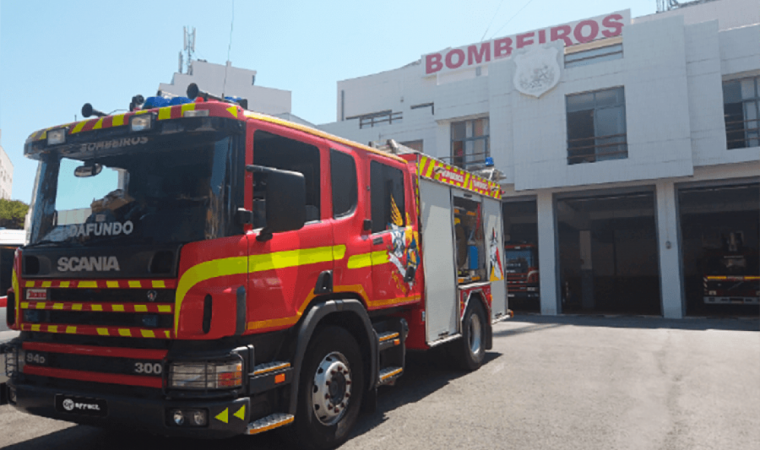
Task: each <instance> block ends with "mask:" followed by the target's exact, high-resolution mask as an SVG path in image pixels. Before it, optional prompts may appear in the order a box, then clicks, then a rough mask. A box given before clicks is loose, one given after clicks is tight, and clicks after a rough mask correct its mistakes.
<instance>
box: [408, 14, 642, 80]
mask: <svg viewBox="0 0 760 450" xmlns="http://www.w3.org/2000/svg"><path fill="white" fill-rule="evenodd" d="M630 23H631V11H630V10H629V9H626V10H625V11H619V12H614V13H612V14H605V15H602V16H597V17H592V18H591V19H585V20H579V21H577V22H573V23H569V24H565V25H556V26H553V27H548V28H542V29H540V30H534V31H529V32H527V33H520V34H515V35H512V36H507V37H503V38H499V39H493V40H490V41H485V42H480V43H477V44H472V45H466V46H464V47H458V48H451V49H447V50H443V51H440V52H435V53H429V54H427V55H424V56H423V57H422V59H423V61H424V62H425V74H424V76H428V75H434V74H439V73H446V72H450V71H452V70H459V69H466V68H469V67H475V66H481V65H484V64H488V63H489V62H491V61H493V60H498V59H502V58H508V57H509V56H511V55H512V53H513V52H514V51H515V50H519V49H521V48H525V47H528V46H531V45H535V44H545V43H547V42H553V41H559V40H562V41H564V42H565V47H569V46H571V45H575V44H583V43H586V42H591V41H595V40H597V39H603V38H610V37H615V36H620V35H622V34H623V27H624V26H626V25H629V24H630Z"/></svg>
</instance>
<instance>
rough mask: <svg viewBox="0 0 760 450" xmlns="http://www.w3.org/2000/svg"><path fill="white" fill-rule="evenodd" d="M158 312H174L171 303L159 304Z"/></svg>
mask: <svg viewBox="0 0 760 450" xmlns="http://www.w3.org/2000/svg"><path fill="white" fill-rule="evenodd" d="M158 312H160V313H170V312H172V307H171V305H158Z"/></svg>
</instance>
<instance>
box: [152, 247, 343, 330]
mask: <svg viewBox="0 0 760 450" xmlns="http://www.w3.org/2000/svg"><path fill="white" fill-rule="evenodd" d="M345 254H346V246H345V245H335V246H326V247H315V248H307V249H297V250H286V251H282V252H274V253H268V254H265V255H252V256H249V257H247V258H246V257H245V256H236V257H233V258H222V259H215V260H213V261H206V262H203V263H200V264H198V265H195V266H193V267H191V268H190V269H188V270H187V271H186V272H185V273H184V274H182V278H180V280H179V283H178V284H177V292H176V294H175V301H174V331H175V333H176V332H177V331H178V329H179V312H180V311H181V310H182V302H183V301H184V299H185V295H186V294H187V292H188V291H189V290H190V289H191V288H192V287H193V286H195V285H196V284H198V283H201V282H203V281H206V280H209V279H211V278H217V277H224V276H230V275H240V274H243V273H246V272H248V273H255V272H262V271H265V270H276V269H285V268H288V267H296V266H303V265H307V264H317V263H322V262H330V261H334V260H336V259H343V258H344V257H345ZM338 257H339V258H338ZM246 263H247V264H246ZM159 308H160V307H159ZM277 320H287V321H291V322H290V323H295V321H296V320H297V318H286V319H277ZM263 322H269V321H263ZM252 323H258V322H252ZM249 325H250V324H249ZM273 326H274V325H273Z"/></svg>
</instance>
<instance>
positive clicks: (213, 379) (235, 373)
mask: <svg viewBox="0 0 760 450" xmlns="http://www.w3.org/2000/svg"><path fill="white" fill-rule="evenodd" d="M242 385H243V362H242V361H221V362H174V363H172V364H171V366H170V367H169V387H170V388H174V389H204V390H205V389H227V388H235V387H239V386H242Z"/></svg>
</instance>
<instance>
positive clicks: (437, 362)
mask: <svg viewBox="0 0 760 450" xmlns="http://www.w3.org/2000/svg"><path fill="white" fill-rule="evenodd" d="M494 332H495V339H494V348H493V350H491V351H490V352H489V353H488V354H487V362H486V364H485V365H484V366H483V367H482V368H481V369H480V370H479V371H477V372H474V373H469V374H465V373H461V372H456V371H453V370H451V369H449V368H448V365H447V362H446V361H445V358H443V355H442V354H441V353H440V352H431V353H425V354H420V355H416V354H413V355H410V357H409V363H408V367H407V373H406V374H405V375H404V377H402V378H401V379H400V380H399V382H398V383H397V385H396V387H384V388H382V389H381V394H380V398H379V401H378V409H377V411H376V412H375V413H374V414H368V415H364V416H362V417H361V418H360V420H359V423H358V425H357V427H356V429H355V430H354V432H353V436H352V438H351V439H350V440H349V441H348V443H346V444H345V445H344V446H343V447H342V448H344V449H378V450H379V449H388V448H403V449H404V450H415V449H426V450H427V449H431V448H438V449H453V448H462V449H468V450H469V449H512V448H514V449H521V450H523V449H539V448H540V449H560V450H562V449H582V450H589V449H600V450H601V449H604V450H608V449H636V450H639V449H690V450H691V449H731V450H743V449H747V450H749V449H753V450H754V449H758V448H760V425H759V422H758V420H759V418H760V322H758V321H757V320H730V319H722V320H718V319H715V320H710V319H686V320H682V321H670V320H664V319H654V318H631V317H612V318H604V317H588V316H561V317H544V316H525V317H517V318H515V319H512V320H510V321H507V322H503V323H499V324H497V325H496V326H495V328H494ZM0 430H2V432H0V447H2V448H8V449H24V450H27V449H30V450H31V449H51V448H57V449H72V450H73V449H76V450H90V449H92V450H95V449H97V450H102V449H114V450H117V449H130V450H133V449H135V448H140V447H144V448H148V447H149V448H182V449H183V450H193V449H203V450H208V449H209V448H219V449H224V450H235V449H280V448H288V447H287V446H286V445H285V444H284V442H283V441H282V440H280V437H279V436H278V435H277V434H272V433H267V434H264V435H261V436H253V437H247V436H241V437H239V438H235V439H231V440H227V441H221V442H213V441H203V440H195V441H190V440H180V439H173V440H169V439H165V438H161V437H155V436H149V435H142V434H137V433H125V432H113V431H103V430H99V429H96V428H90V427H84V426H75V425H72V424H69V423H66V422H58V421H53V420H47V419H41V418H36V417H33V416H28V415H24V414H21V413H18V412H16V411H15V410H13V409H11V408H10V407H9V406H2V407H0ZM146 446H147V447H146ZM210 446H213V447H210Z"/></svg>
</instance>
